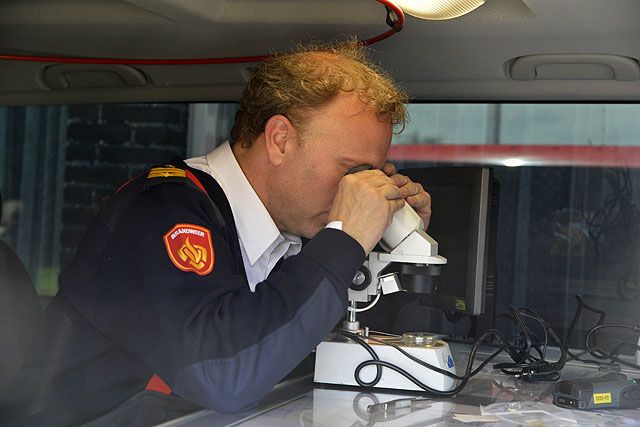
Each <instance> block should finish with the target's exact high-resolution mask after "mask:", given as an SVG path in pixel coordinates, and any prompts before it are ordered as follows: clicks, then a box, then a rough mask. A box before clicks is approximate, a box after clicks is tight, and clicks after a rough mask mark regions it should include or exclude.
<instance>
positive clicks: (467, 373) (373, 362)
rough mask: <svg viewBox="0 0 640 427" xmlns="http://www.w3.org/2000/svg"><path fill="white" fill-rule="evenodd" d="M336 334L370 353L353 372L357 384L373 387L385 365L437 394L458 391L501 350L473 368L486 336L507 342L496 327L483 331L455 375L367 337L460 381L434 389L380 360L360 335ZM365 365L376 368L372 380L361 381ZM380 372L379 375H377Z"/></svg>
mask: <svg viewBox="0 0 640 427" xmlns="http://www.w3.org/2000/svg"><path fill="white" fill-rule="evenodd" d="M338 334H340V335H342V336H345V337H347V338H350V339H353V340H354V341H356V342H357V343H358V344H360V345H362V346H363V347H364V348H365V349H366V350H367V351H368V352H369V354H370V355H372V359H371V360H365V361H364V362H362V363H360V364H359V365H358V366H357V367H356V369H355V372H354V376H355V380H356V382H357V383H358V385H360V386H363V387H373V386H375V385H376V384H377V383H378V382H379V381H380V378H379V377H380V376H381V375H382V374H381V368H382V367H386V368H389V369H392V370H394V371H396V372H398V373H399V374H400V375H402V376H404V377H405V378H407V379H408V380H409V381H411V382H412V383H414V384H415V385H416V386H418V387H419V388H421V389H422V390H424V391H427V392H430V393H433V394H436V395H439V396H453V395H455V394H457V393H459V392H460V391H461V390H462V389H463V388H464V387H465V385H466V384H467V382H468V381H469V379H470V378H471V377H473V376H474V375H476V374H478V373H479V372H480V371H481V370H482V369H483V368H484V367H485V366H486V365H487V364H489V363H490V362H491V361H492V360H493V359H494V358H495V357H496V356H498V355H499V354H500V353H501V352H502V350H503V347H500V348H499V349H498V350H497V351H496V352H494V353H493V354H492V355H491V356H489V357H488V358H487V359H486V360H485V361H483V362H482V363H481V364H480V365H479V366H478V367H477V368H476V369H475V370H472V369H473V362H474V360H475V357H476V353H477V351H478V347H479V345H480V344H481V343H482V342H483V341H484V340H485V339H486V338H488V337H490V336H496V338H497V339H498V341H499V342H501V343H503V346H504V345H506V344H507V340H506V338H505V337H504V336H503V335H502V333H501V332H500V331H498V330H496V329H491V330H489V331H487V332H485V333H484V334H483V335H482V336H480V338H478V339H477V340H476V342H475V344H474V345H473V347H472V349H471V352H470V353H469V360H468V362H467V367H466V369H465V373H464V375H462V376H459V375H456V374H454V373H451V372H449V371H447V370H444V369H441V368H439V367H437V366H433V365H431V364H429V363H427V362H425V361H423V360H420V359H418V358H416V357H415V356H413V355H411V354H409V353H407V352H406V351H404V350H402V348H400V347H399V346H397V345H395V344H393V343H390V342H387V341H382V340H378V339H376V338H372V337H367V339H368V340H370V341H375V342H378V343H381V344H385V345H389V346H391V347H394V348H395V349H396V350H398V351H400V352H401V353H402V354H404V355H405V356H407V357H409V358H410V359H411V360H413V361H414V362H416V363H418V364H420V365H422V366H424V367H426V368H428V369H431V370H434V371H435V372H438V373H440V374H442V375H446V376H448V377H451V378H453V379H455V380H459V381H460V383H459V384H458V385H457V386H456V387H455V388H453V389H452V390H448V391H445V390H437V389H434V388H432V387H429V386H427V385H426V384H424V383H422V382H421V381H420V380H418V379H417V378H415V377H414V376H413V375H411V374H410V373H408V372H407V371H405V370H404V369H402V368H400V367H398V366H396V365H394V364H392V363H389V362H385V361H382V360H380V358H379V357H378V356H377V354H376V353H375V350H373V348H372V347H371V346H370V345H369V344H368V343H366V342H365V341H364V340H363V339H362V337H360V336H359V335H357V334H354V333H351V332H346V331H338ZM374 355H375V356H374ZM367 366H376V368H377V369H378V370H377V372H376V377H375V378H374V379H373V380H372V381H368V382H367V381H363V380H362V378H360V372H361V371H362V369H364V368H365V367H367ZM378 374H380V375H378Z"/></svg>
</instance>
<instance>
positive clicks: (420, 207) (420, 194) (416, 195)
mask: <svg viewBox="0 0 640 427" xmlns="http://www.w3.org/2000/svg"><path fill="white" fill-rule="evenodd" d="M382 171H383V172H384V173H386V174H387V175H388V176H390V177H391V178H393V179H394V180H395V182H398V183H399V184H398V185H399V186H400V190H402V194H403V195H402V197H403V198H404V199H405V200H406V201H407V203H409V205H410V206H411V207H412V208H413V209H414V210H415V211H416V213H417V214H418V215H420V218H422V221H423V222H424V229H425V230H426V229H427V227H428V226H429V220H430V219H431V196H430V195H429V193H427V192H426V191H424V188H423V187H422V184H420V183H418V182H413V181H411V180H410V179H409V178H408V177H406V176H404V175H398V174H396V167H395V166H394V165H392V164H391V163H385V164H384V166H383V167H382Z"/></svg>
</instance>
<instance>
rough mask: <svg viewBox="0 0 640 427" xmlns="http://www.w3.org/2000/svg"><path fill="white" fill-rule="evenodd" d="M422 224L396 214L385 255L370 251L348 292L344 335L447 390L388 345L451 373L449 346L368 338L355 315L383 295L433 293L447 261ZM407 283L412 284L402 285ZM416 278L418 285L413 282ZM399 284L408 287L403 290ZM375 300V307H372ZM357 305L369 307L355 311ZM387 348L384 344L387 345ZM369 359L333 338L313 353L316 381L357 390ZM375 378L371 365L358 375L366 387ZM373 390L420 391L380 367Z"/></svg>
mask: <svg viewBox="0 0 640 427" xmlns="http://www.w3.org/2000/svg"><path fill="white" fill-rule="evenodd" d="M423 227H424V224H423V223H422V220H421V219H420V217H419V216H418V214H416V213H415V211H414V210H413V209H412V208H411V207H410V206H409V205H408V204H405V206H404V207H403V208H402V209H401V210H399V211H398V212H396V214H395V215H394V218H393V221H392V224H391V225H390V226H389V228H388V229H387V230H386V231H385V234H384V236H383V238H382V241H381V242H380V245H381V246H382V247H383V248H385V249H387V248H388V249H390V250H389V251H387V252H379V251H373V252H371V253H370V254H369V256H368V257H367V260H366V261H365V263H364V264H363V265H362V266H361V268H360V270H359V271H358V273H357V274H356V276H355V278H354V279H353V283H352V285H351V287H350V288H349V296H348V299H349V310H348V315H347V319H346V320H345V321H344V322H343V327H342V330H344V331H346V332H348V333H352V334H357V335H359V336H360V337H361V339H362V340H363V341H364V342H366V343H368V344H369V345H370V346H371V347H372V349H373V350H374V351H375V353H376V354H377V356H378V357H379V359H380V360H382V361H385V362H389V363H392V364H394V365H396V366H398V367H400V368H401V369H403V370H405V371H407V372H408V373H409V374H411V375H413V376H414V377H415V378H417V379H418V380H419V381H421V382H422V383H423V384H425V385H426V386H428V387H431V388H434V389H437V390H441V391H448V390H451V389H453V388H454V387H455V381H454V379H453V378H451V377H448V376H446V375H443V374H440V373H437V372H435V371H433V370H430V369H428V368H426V367H424V366H422V365H420V364H418V363H416V362H414V361H412V360H410V359H409V358H407V357H406V356H405V355H403V354H402V353H400V352H399V351H398V350H397V349H396V348H394V347H393V346H391V345H388V344H393V345H396V346H399V347H400V348H402V349H403V350H404V351H406V352H407V353H409V354H411V355H412V356H414V357H417V358H418V359H421V360H423V361H424V362H426V363H428V364H430V365H433V366H436V367H438V368H440V369H444V370H447V371H449V372H451V373H453V374H455V372H456V371H455V365H454V362H453V357H452V355H451V350H450V349H449V345H448V344H447V343H446V342H444V341H441V340H438V339H437V337H436V336H435V335H433V334H428V333H421V332H419V333H409V334H404V335H403V336H402V337H397V336H388V335H370V334H369V331H368V328H361V327H360V323H359V322H358V321H357V320H356V313H357V312H360V311H365V310H367V309H369V308H371V307H372V306H373V305H375V303H376V302H377V301H378V299H379V298H380V297H381V295H384V294H389V293H393V292H399V291H411V292H433V291H434V290H435V286H436V284H437V278H438V277H439V275H440V268H441V266H442V265H443V264H446V262H447V260H446V258H444V257H442V256H440V255H438V243H437V242H436V241H435V240H434V239H433V238H431V236H429V235H428V234H427V233H425V231H424V230H423ZM406 278H409V279H410V280H404V279H406ZM415 278H418V280H415ZM403 281H405V282H411V285H412V286H411V287H410V288H409V289H406V288H405V287H403V283H402V282H403ZM372 300H373V302H371V301H372ZM358 303H369V305H368V306H367V307H364V308H358V307H357V305H358ZM385 343H386V344H385ZM371 358H372V356H371V355H370V354H369V352H368V351H367V350H365V348H364V347H363V346H361V345H360V344H358V343H356V342H355V341H353V340H351V339H346V338H344V336H341V335H339V334H338V335H336V336H333V337H330V338H328V339H326V340H325V341H323V342H322V343H320V345H318V347H317V348H316V366H315V375H314V381H316V382H320V383H329V384H341V385H358V382H357V381H356V374H355V372H356V369H357V367H358V365H360V364H361V363H362V362H365V361H367V360H371ZM375 376H376V367H375V366H371V365H370V366H366V367H364V368H363V369H361V370H360V374H359V378H360V379H361V380H363V381H365V382H370V381H371V379H372V378H374V377H375ZM373 386H374V387H384V388H393V389H403V390H422V389H421V388H419V387H418V386H417V385H416V384H414V383H413V382H411V381H410V380H408V379H407V378H405V377H404V376H402V375H401V374H399V373H398V372H396V371H394V370H392V369H388V368H382V375H381V377H380V380H379V381H378V382H377V383H376V384H375V385H373Z"/></svg>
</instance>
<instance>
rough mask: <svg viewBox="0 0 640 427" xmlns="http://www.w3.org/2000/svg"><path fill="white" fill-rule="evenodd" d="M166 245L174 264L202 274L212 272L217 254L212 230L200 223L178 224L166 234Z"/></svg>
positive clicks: (182, 268) (183, 269)
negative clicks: (212, 241)
mask: <svg viewBox="0 0 640 427" xmlns="http://www.w3.org/2000/svg"><path fill="white" fill-rule="evenodd" d="M164 245H165V246H166V248H167V253H168V254H169V258H171V261H172V262H173V264H174V265H175V266H176V267H178V268H179V269H180V270H182V271H193V272H194V273H196V274H199V275H200V276H204V275H206V274H209V273H211V270H213V262H214V258H215V254H214V253H213V244H212V243H211V232H210V231H209V230H208V229H206V228H204V227H201V226H199V225H193V224H176V225H174V226H173V228H172V229H171V230H169V232H168V233H167V234H165V235H164Z"/></svg>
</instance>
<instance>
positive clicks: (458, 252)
mask: <svg viewBox="0 0 640 427" xmlns="http://www.w3.org/2000/svg"><path fill="white" fill-rule="evenodd" d="M399 173H402V174H404V175H407V176H409V177H410V178H411V179H412V180H413V181H415V182H419V183H421V184H422V185H423V187H424V188H425V190H426V191H427V192H429V194H430V195H431V200H432V210H433V213H432V215H431V220H430V223H429V227H428V228H427V233H428V234H429V235H430V236H431V237H433V238H434V239H435V240H436V241H437V242H438V254H439V255H442V256H444V257H445V258H447V264H446V265H443V266H442V268H441V275H440V277H439V279H438V282H437V286H436V288H435V289H434V290H433V291H431V292H430V293H424V294H415V293H409V292H402V293H399V294H391V295H385V296H383V297H382V298H381V301H380V302H379V303H378V306H376V307H373V309H371V310H370V313H369V312H365V313H362V316H361V319H362V320H363V325H367V322H369V323H371V327H372V329H377V330H385V331H388V332H395V333H400V332H406V331H408V330H429V331H430V332H445V333H446V332H449V331H447V330H446V329H447V328H446V327H445V325H444V323H447V322H446V321H444V320H442V322H440V321H437V322H434V318H433V313H430V314H429V313H426V311H427V310H426V309H425V308H428V309H431V310H437V311H440V312H444V313H445V314H446V316H447V319H448V320H451V319H454V322H455V321H457V320H455V317H456V316H458V317H472V322H471V323H472V326H471V328H472V329H474V330H473V331H468V330H465V332H464V335H475V330H477V329H478V328H480V329H482V330H486V329H488V328H490V327H491V325H492V319H493V312H494V306H495V291H496V283H495V282H496V280H495V250H496V248H495V236H496V226H497V214H498V198H499V184H498V182H497V181H496V180H495V179H494V177H493V173H492V170H491V169H490V168H482V167H429V168H415V169H405V170H401V171H399ZM406 279H407V280H406V281H407V282H410V281H413V280H415V278H413V277H407V278H406ZM402 281H403V277H402V276H401V277H400V282H401V283H402ZM420 307H423V309H420ZM436 323H437V324H440V325H441V326H442V329H444V330H434V329H433V327H436V325H435V324H436ZM465 329H466V327H465Z"/></svg>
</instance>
